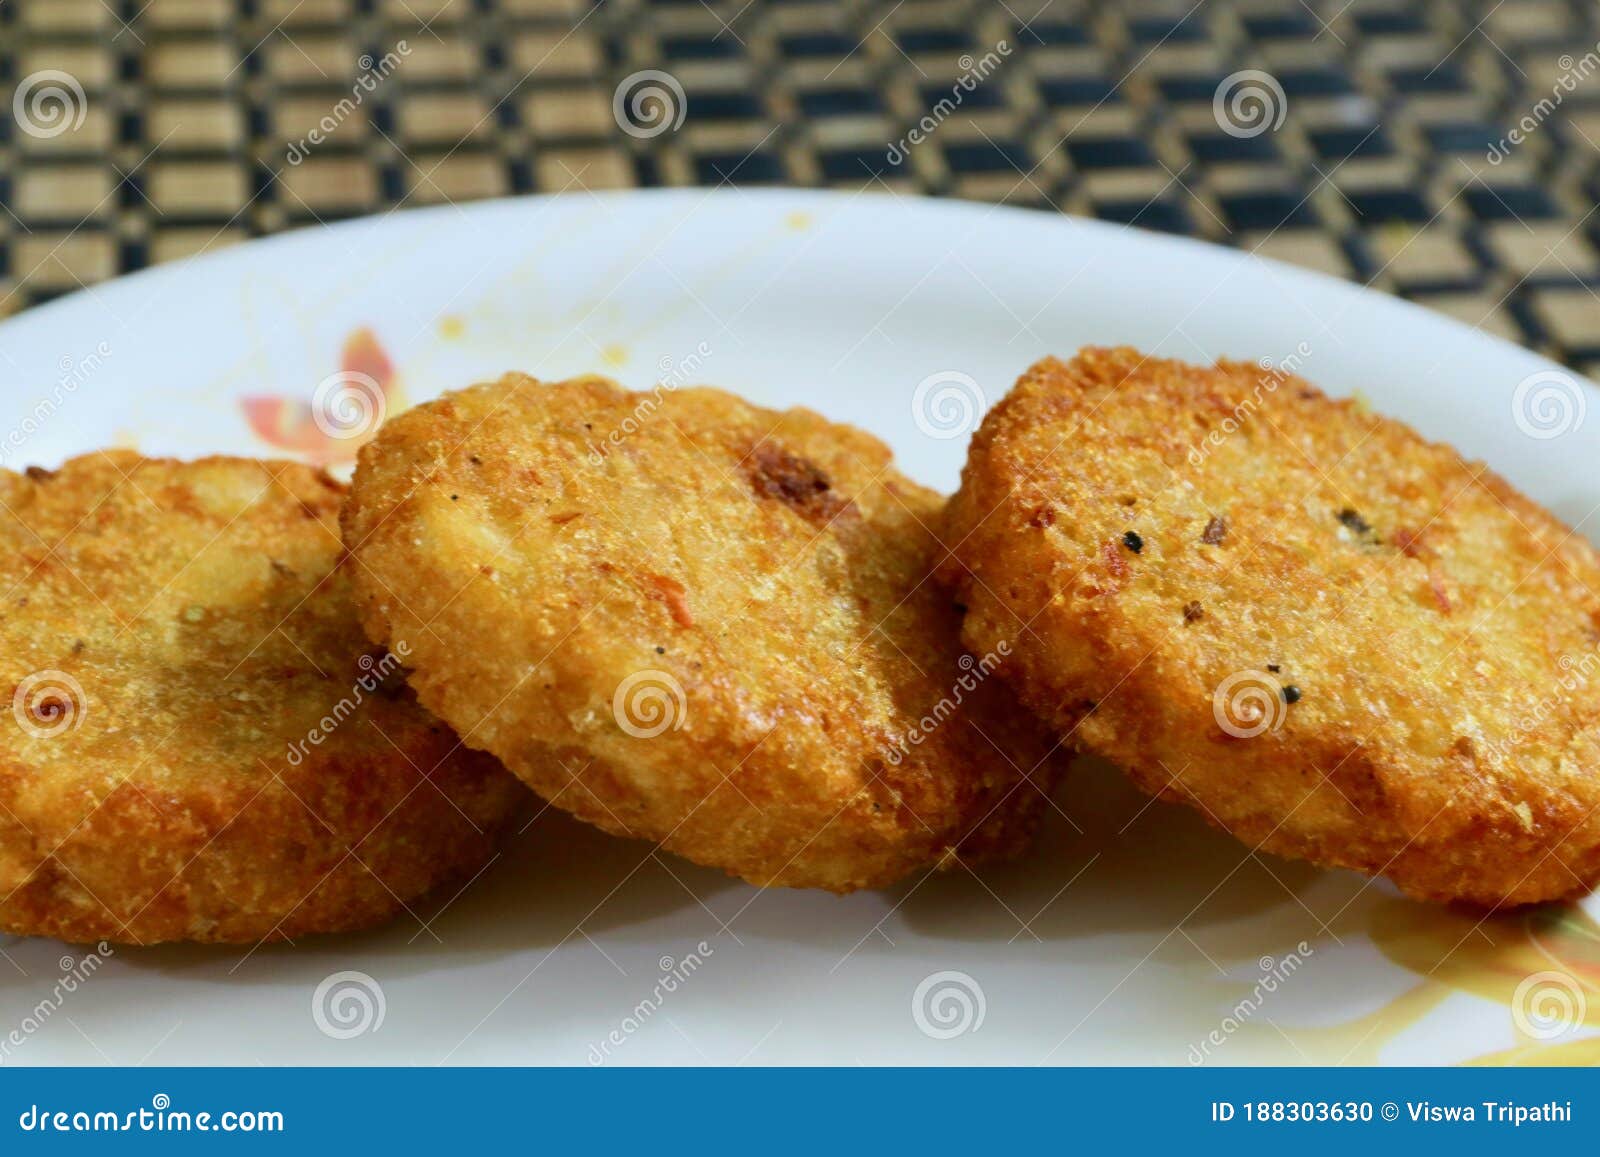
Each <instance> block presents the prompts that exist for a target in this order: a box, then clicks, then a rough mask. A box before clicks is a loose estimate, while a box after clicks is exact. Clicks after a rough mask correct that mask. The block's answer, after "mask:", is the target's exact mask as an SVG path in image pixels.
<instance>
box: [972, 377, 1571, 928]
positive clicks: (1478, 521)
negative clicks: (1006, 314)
mask: <svg viewBox="0 0 1600 1157" xmlns="http://www.w3.org/2000/svg"><path fill="white" fill-rule="evenodd" d="M944 533H945V537H946V541H947V544H948V545H949V546H950V548H951V549H952V551H953V558H952V559H951V560H950V562H949V563H947V564H946V566H945V567H944V568H943V571H942V577H943V578H944V579H945V580H946V581H948V582H949V583H950V584H951V585H953V587H954V588H955V589H956V590H957V592H958V594H959V597H960V598H961V599H962V601H963V602H965V603H967V604H968V605H969V606H970V608H971V609H970V612H969V613H968V615H967V619H966V623H965V627H964V631H965V637H966V640H967V644H968V646H970V647H973V648H988V647H993V646H995V645H997V644H998V643H999V642H1001V641H1009V642H1010V643H1012V644H1013V645H1014V646H1015V648H1016V650H1017V661H1016V662H1015V663H1012V664H1010V665H1008V667H1007V668H1006V674H1007V675H1008V677H1010V678H1011V679H1012V680H1013V682H1014V683H1015V685H1016V686H1017V687H1018V688H1019V690H1020V692H1021V694H1022V696H1023V698H1024V699H1025V700H1026V701H1027V702H1028V703H1030V704H1031V705H1032V706H1033V707H1034V709H1035V710H1037V711H1038V712H1040V713H1041V714H1042V715H1043V716H1045V717H1046V718H1047V719H1049V720H1050V721H1051V722H1052V723H1053V724H1054V725H1055V726H1056V727H1057V728H1058V729H1059V730H1060V731H1061V732H1062V733H1064V734H1066V735H1069V736H1070V737H1071V739H1072V740H1073V741H1074V742H1077V743H1079V744H1081V745H1082V746H1083V747H1084V748H1086V749H1089V750H1093V751H1095V752H1098V753H1100V754H1103V755H1105V756H1107V757H1109V758H1111V759H1113V760H1116V761H1118V762H1120V763H1122V764H1123V765H1125V766H1126V767H1127V768H1128V769H1129V771H1130V773H1131V774H1132V776H1133V777H1134V779H1135V780H1136V781H1137V782H1138V783H1139V785H1140V786H1141V787H1143V788H1144V789H1145V790H1147V791H1150V792H1152V793H1156V794H1159V795H1161V796H1163V797H1165V798H1169V799H1174V800H1179V801H1182V802H1186V803H1189V804H1190V805H1191V806H1194V807H1196V808H1197V809H1198V810H1200V812H1201V813H1202V814H1203V815H1205V816H1207V818H1209V819H1210V820H1211V821H1212V822H1213V823H1215V824H1217V825H1218V826H1220V827H1223V828H1225V829H1227V830H1228V831H1231V832H1233V833H1234V834H1235V835H1237V836H1238V837H1239V838H1240V839H1242V840H1244V841H1245V842H1247V843H1249V844H1251V845H1252V846H1260V847H1263V848H1266V849H1267V850H1269V851H1274V852H1278V853H1280V854H1283V855H1288V856H1295V857H1301V858H1305V859H1309V860H1312V861H1315V862H1317V863H1321V864H1328V865H1336V866H1340V867H1348V868H1355V869H1358V870H1360V871H1364V872H1369V873H1375V874H1376V873H1381V874H1385V875H1388V876H1389V877H1391V878H1392V879H1393V880H1394V881H1395V882H1396V883H1397V884H1398V885H1399V886H1400V887H1401V888H1402V889H1404V890H1405V891H1407V892H1408V893H1410V894H1412V895H1415V896H1418V897H1423V898H1428V899H1436V900H1452V899H1460V900H1467V901H1473V902H1477V903H1481V904H1497V903H1523V902H1530V901H1535V900H1543V899H1550V898H1556V897H1562V896H1567V895H1571V894H1574V893H1578V892H1581V891H1584V890H1585V889H1586V888H1587V887H1588V885H1589V884H1590V883H1591V882H1592V881H1593V880H1594V879H1595V878H1596V876H1597V874H1600V814H1597V809H1600V597H1597V593H1596V592H1600V561H1597V558H1596V554H1595V551H1594V550H1593V549H1592V548H1591V547H1590V545H1589V544H1588V543H1587V542H1585V541H1584V540H1583V539H1582V538H1581V537H1580V536H1578V535H1575V534H1573V533H1572V532H1571V531H1570V530H1569V529H1568V528H1567V527H1565V526H1563V525H1561V523H1560V522H1558V521H1557V520H1556V519H1555V518H1553V517H1552V516H1551V515H1550V514H1548V513H1547V512H1546V511H1544V510H1543V509H1541V508H1540V507H1539V506H1537V505H1536V504H1534V503H1533V502H1531V501H1529V500H1528V499H1527V498H1525V497H1523V496H1522V495H1520V494H1518V493H1517V492H1516V491H1515V490H1513V489H1512V488H1511V487H1510V486H1509V485H1508V484H1507V483H1506V482H1505V481H1503V480H1502V479H1500V478H1498V477H1497V476H1495V475H1494V474H1492V473H1490V472H1488V471H1487V470H1486V469H1485V468H1484V467H1483V466H1482V465H1480V464H1476V463H1471V462H1466V461H1463V460H1462V459H1461V457H1460V456H1459V455H1458V454H1457V453H1456V452H1455V451H1454V450H1452V449H1451V448H1450V447H1448V446H1443V445H1438V444H1434V443H1429V442H1426V441H1424V440H1423V439H1421V438H1420V437H1418V436H1417V435H1416V434H1415V433H1414V432H1413V431H1412V430H1410V429H1409V428H1407V427H1406V426H1404V425H1401V424H1400V423H1398V422H1394V421H1391V420H1389V419H1385V418H1382V417H1379V416H1377V415H1374V414H1371V413H1369V412H1367V411H1366V410H1365V409H1364V407H1363V406H1361V405H1360V404H1359V403H1357V402H1355V401H1335V400H1331V399H1329V398H1327V397H1325V396H1324V395H1323V394H1321V393H1320V392H1319V391H1317V390H1316V389H1314V388H1313V387H1311V386H1310V385H1308V384H1307V383H1306V382H1304V381H1302V380H1301V379H1299V378H1297V377H1293V376H1291V375H1287V374H1282V373H1279V372H1277V371H1273V370H1263V369H1262V368H1261V367H1259V366H1256V365H1252V364H1248V363H1237V362H1221V363H1219V364H1218V365H1217V366H1216V367H1215V368H1211V369H1205V368H1198V367H1193V366H1188V365H1184V364H1182V363H1179V362H1172V361H1162V360H1158V359H1151V358H1144V357H1141V356H1140V355H1139V354H1138V353H1137V352H1135V351H1133V350H1128V349H1116V350H1103V349H1088V350H1085V351H1083V352H1082V353H1081V354H1080V355H1079V357H1078V358H1077V359H1075V360H1074V361H1073V362H1071V363H1070V364H1063V363H1061V362H1058V361H1056V360H1054V359H1047V360H1045V361H1042V362H1040V363H1039V364H1038V365H1036V366H1034V367H1033V368H1032V369H1031V370H1029V371H1028V372H1027V373H1026V374H1024V375H1023V377H1022V379H1021V380H1020V381H1019V382H1018V384H1017V386H1016V388H1015V389H1014V390H1013V391H1012V392H1011V393H1010V395H1008V396H1007V397H1006V398H1005V399H1004V400H1003V401H1002V402H1001V403H1000V404H999V405H998V406H997V407H996V408H995V409H994V411H993V412H992V413H990V414H989V415H988V417H987V418H986V419H985V421H984V423H983V426H982V428H981V429H980V430H979V432H978V434H977V435H976V437H975V439H974V442H973V447H972V452H971V456H970V458H969V460H968V464H967V468H966V470H965V472H964V475H963V483H962V488H961V491H960V493H959V494H958V495H957V496H956V498H955V499H953V500H952V502H951V504H950V507H949V509H948V514H947V521H946V524H945V531H944ZM1130 534H1132V535H1134V536H1137V537H1136V538H1129V537H1127V536H1128V535H1130ZM1135 547H1137V548H1138V549H1137V550H1136V549H1135ZM1290 700H1294V701H1293V702H1292V703H1291V702H1290ZM1252 732H1256V733H1257V734H1253V735H1252V734H1251V733H1252Z"/></svg>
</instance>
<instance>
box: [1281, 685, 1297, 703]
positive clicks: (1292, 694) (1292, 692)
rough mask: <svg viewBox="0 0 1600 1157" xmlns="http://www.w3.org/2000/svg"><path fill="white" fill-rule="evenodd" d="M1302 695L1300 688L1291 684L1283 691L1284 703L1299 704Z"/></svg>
mask: <svg viewBox="0 0 1600 1157" xmlns="http://www.w3.org/2000/svg"><path fill="white" fill-rule="evenodd" d="M1300 694H1301V692H1300V688H1298V687H1296V686H1295V685H1294V684H1293V683H1291V684H1289V685H1288V686H1287V687H1285V688H1284V689H1283V701H1284V702H1285V703H1298V702H1300Z"/></svg>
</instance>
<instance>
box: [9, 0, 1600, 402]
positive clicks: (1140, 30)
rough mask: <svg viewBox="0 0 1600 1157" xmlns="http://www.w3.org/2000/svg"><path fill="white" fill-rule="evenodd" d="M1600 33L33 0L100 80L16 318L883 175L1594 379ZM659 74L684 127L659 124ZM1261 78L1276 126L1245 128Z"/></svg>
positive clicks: (49, 200) (1502, 13) (1110, 7)
mask: <svg viewBox="0 0 1600 1157" xmlns="http://www.w3.org/2000/svg"><path fill="white" fill-rule="evenodd" d="M1597 41H1600V6H1597V5H1596V4H1594V3H1593V0H1505V2H1503V3H1498V4H1497V3H1493V2H1484V3H1465V2H1459V3H1455V2H1446V0H1420V2H1416V3H1407V2H1405V0H1394V2H1390V0H1353V2H1352V0H1330V2H1322V0H1232V2H1210V0H1206V2H1202V3H1199V4H1193V3H1189V2H1187V0H1179V2H1175V3H1167V2H1164V0H1108V2H1099V0H899V2H894V0H871V2H869V0H705V2H703V3H702V2H701V0H600V2H592V0H6V2H5V3H3V4H0V67H3V69H4V80H5V84H6V86H7V89H8V91H10V90H15V89H18V88H20V87H22V86H24V85H25V84H26V83H27V82H29V81H30V80H33V81H34V83H35V84H37V83H39V82H38V80H37V78H38V77H39V75H40V74H41V73H42V74H46V76H47V77H49V76H53V75H55V74H58V73H59V74H66V75H67V76H69V77H70V78H72V80H73V81H76V82H77V84H78V85H79V86H81V89H82V92H83V105H82V107H81V110H80V113H79V115H81V123H76V124H75V127H71V128H69V129H67V130H66V131H61V132H59V133H55V134H50V133H48V132H47V133H32V132H28V131H24V128H23V126H21V125H20V124H19V123H18V121H17V109H16V107H15V105H13V107H11V108H9V109H7V110H6V112H7V113H8V114H9V115H5V116H3V117H0V125H3V137H0V201H3V205H4V212H3V213H0V293H3V295H4V299H5V303H4V306H3V307H0V311H3V312H13V311H15V310H16V309H19V308H22V307H24V306H26V305H28V304H31V303H33V302H35V301H39V300H42V299H44V298H47V297H51V296H54V295H57V294H60V293H62V292H66V291H69V290H72V289H75V288H77V287H78V286H80V285H83V284H92V283H93V282H95V281H98V280H101V279H104V278H107V277H111V276H114V275H115V274H117V273H121V272H125V271H128V270H132V269H136V268H139V267H140V266H143V265H146V264H149V263H152V262H158V261H165V260H170V259H172V258H175V257H179V256H182V255H185V254H189V253H193V252H197V251H200V250H204V249H208V248H215V247H218V246H221V245H224V244H227V243H229V242H232V241H235V240H239V239H242V238H246V237H251V236H257V235H261V234H265V233H271V232H273V231H275V230H278V229H282V228H285V227H288V226H292V225H297V224H304V223H310V222H315V221H318V220H321V221H330V220H335V219H338V218H342V217H349V216H355V215H360V214H367V213H373V212H381V211H384V210H387V209H390V208H392V207H395V206H399V205H413V204H427V203H436V202H440V201H444V200H451V201H457V202H464V201H468V200H472V199H475V198H481V197H489V196H498V195H504V194H511V193H526V192H549V191H557V190H563V189H574V188H591V189H601V188H617V187H628V186H651V185H692V184H700V185H715V184H718V183H721V182H730V183H735V184H763V183H783V184H792V185H806V186H833V187H839V188H846V189H856V188H861V187H864V186H873V187H878V186H880V185H881V186H883V187H887V188H888V189H891V190H893V191H895V192H897V193H920V194H934V195H945V196H956V197H966V198H973V199H978V200H985V201H1009V202H1013V203H1017V204H1024V205H1032V206H1037V207H1041V208H1047V209H1048V208H1052V207H1053V208H1055V209H1058V210H1061V211H1063V212H1068V213H1079V214H1088V215H1092V216H1098V217H1101V218H1104V219H1108V220H1112V221H1120V222H1130V223H1134V224H1137V225H1139V226H1142V227H1145V228H1151V229H1159V230H1169V231H1173V232H1181V233H1189V234H1194V235H1197V236H1201V237H1205V238H1208V239H1212V240H1217V241H1222V242H1225V243H1228V244H1233V245H1239V246H1247V247H1252V248H1259V250H1260V251H1261V252H1262V253H1264V254H1267V255H1270V256H1274V257H1280V258H1284V259H1287V260H1289V261H1292V262H1296V263H1299V264H1303V265H1308V266H1312V267H1315V268H1318V269H1322V270H1326V271H1329V272H1332V273H1335V274H1338V275H1340V276H1344V277H1348V278H1351V279H1354V280H1357V281H1361V282H1365V283H1371V284H1373V285H1375V286H1377V287H1379V288H1382V289H1385V290H1389V291H1392V292H1396V293H1401V294H1404V295H1405V296H1408V297H1411V298H1414V299H1416V300H1418V301H1422V302H1424V303H1426V304H1428V305H1430V306H1432V307H1434V308H1436V309H1440V310H1443V311H1445V312H1448V313H1451V314H1453V315H1455V316H1457V317H1460V318H1463V319H1464V320H1466V321H1468V322H1470V323H1472V324H1475V325H1479V326H1481V327H1483V328H1484V329H1486V330H1490V331H1492V332H1495V333H1499V334H1502V335H1505V336H1508V337H1511V338H1513V339H1515V340H1519V341H1521V342H1523V343H1525V344H1527V345H1529V346H1532V347H1533V348H1535V349H1538V350H1540V351H1542V352H1545V353H1548V354H1550V355H1552V356H1554V357H1556V358H1558V359H1560V360H1563V361H1566V362H1568V363H1569V364H1572V365H1575V366H1577V367H1579V368H1581V369H1584V370H1587V371H1594V370H1596V369H1597V368H1600V297H1597V296H1596V293H1597V284H1600V249H1597V245H1600V218H1596V217H1595V216H1594V211H1595V204H1596V196H1597V193H1600V172H1597V164H1596V162H1597V159H1600V144H1597V142H1600V48H1597ZM402 45H403V52H402ZM1002 46H1003V48H1004V50H1005V51H1003V52H1002V51H1001V49H1002ZM386 54H388V56H387V58H388V59H389V60H391V61H395V62H396V63H395V66H394V67H393V68H392V69H389V70H385V69H384V66H383V63H382V62H383V61H384V60H385V59H386ZM985 60H989V61H990V62H991V63H993V65H994V67H992V68H989V69H987V70H985V67H984V64H983V62H984V61H985ZM374 68H376V69H378V70H379V71H380V72H383V73H384V75H382V77H381V79H378V80H377V81H376V82H375V83H373V84H372V87H371V88H370V90H364V91H363V92H362V96H361V100H360V101H359V102H350V103H351V104H352V106H353V107H350V108H348V109H346V110H345V111H344V112H342V113H338V114H335V113H334V110H335V109H337V108H338V107H339V106H340V102H341V101H342V100H344V99H345V98H348V97H351V96H352V94H353V93H354V92H355V91H356V89H357V88H358V87H360V84H361V77H362V76H363V75H367V76H368V77H369V79H370V77H371V75H372V71H373V69H374ZM973 68H977V69H978V70H979V71H985V73H986V75H985V78H984V79H983V80H981V81H980V82H978V83H976V84H973V85H970V87H963V86H962V85H961V78H962V76H963V75H964V74H965V75H967V76H968V78H969V80H970V78H971V75H972V70H973ZM647 69H654V70H660V71H662V72H665V73H667V74H669V75H670V76H671V77H672V78H673V80H674V81H675V82H676V83H677V84H678V85H680V86H681V88H682V89H683V91H684V92H685V94H686V107H685V108H684V109H683V112H684V118H683V121H682V123H681V124H680V125H678V126H677V127H676V128H670V127H669V128H668V129H667V131H663V132H661V133H659V134H656V135H648V134H643V133H641V134H638V135H634V134H629V133H626V132H624V131H622V129H621V128H620V127H619V125H618V123H617V121H616V119H615V118H614V116H613V94H614V93H615V92H616V90H617V87H618V85H619V83H621V82H622V81H623V80H624V78H626V77H629V76H630V75H632V74H635V73H638V72H640V71H641V70H647ZM1246 70H1250V73H1251V75H1254V74H1255V73H1264V74H1266V75H1268V76H1270V77H1271V78H1272V79H1273V81H1275V82H1276V84H1277V85H1278V87H1279V88H1280V89H1281V92H1282V94H1283V95H1282V103H1281V108H1282V111H1283V112H1284V114H1285V115H1284V117H1283V120H1282V123H1281V124H1278V125H1277V127H1275V128H1274V127H1271V126H1268V127H1267V128H1266V129H1265V130H1264V131H1260V132H1238V131H1234V132H1229V131H1227V130H1226V126H1224V124H1223V123H1222V121H1223V118H1221V117H1220V116H1219V113H1218V110H1217V107H1216V104H1215V100H1216V97H1217V93H1218V90H1219V86H1222V85H1225V84H1226V82H1227V81H1228V79H1229V78H1230V77H1233V76H1235V75H1236V74H1239V73H1241V72H1244V71H1246ZM957 89H960V90H961V100H960V102H959V104H958V105H957V106H955V107H954V108H950V107H949V102H948V101H947V102H946V107H945V109H944V110H943V111H942V112H940V113H939V115H938V118H937V123H936V125H935V127H934V129H933V131H931V132H930V133H929V134H928V135H927V137H926V139H925V140H923V141H921V142H920V143H916V144H914V145H912V146H911V147H909V148H904V149H901V148H898V147H891V146H892V145H894V144H895V143H896V142H901V141H903V140H904V139H905V138H906V136H907V134H908V132H909V131H910V130H911V129H912V128H913V126H916V125H917V123H918V121H919V119H920V118H922V117H924V116H925V115H928V114H929V113H930V111H932V110H937V109H939V107H940V102H941V101H942V100H946V98H949V97H950V96H951V95H952V93H953V92H955V91H956V90H957ZM1541 102H1542V103H1541ZM69 115H70V114H69ZM330 115H336V116H337V123H336V125H335V127H334V128H333V129H332V130H331V131H328V132H327V133H326V134H325V136H326V139H324V140H323V141H322V142H321V143H320V144H316V145H315V146H314V147H310V148H306V149H304V150H303V153H302V156H303V159H298V163H294V159H293V158H294V154H295V152H296V145H297V143H299V142H305V141H306V140H307V137H308V134H310V133H311V132H312V130H313V129H316V128H318V126H319V123H321V124H323V125H325V124H326V123H327V122H326V121H325V119H324V118H327V117H329V116H330ZM1519 122H1522V123H1523V124H1524V125H1528V124H1531V125H1532V128H1531V129H1528V130H1527V131H1525V132H1524V133H1523V134H1522V135H1523V137H1524V139H1523V140H1522V141H1521V143H1515V142H1514V141H1509V140H1508V139H1507V133H1508V131H1509V130H1510V129H1511V128H1512V127H1513V126H1516V125H1517V124H1518V123H1519ZM1497 154H1498V155H1497Z"/></svg>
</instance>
